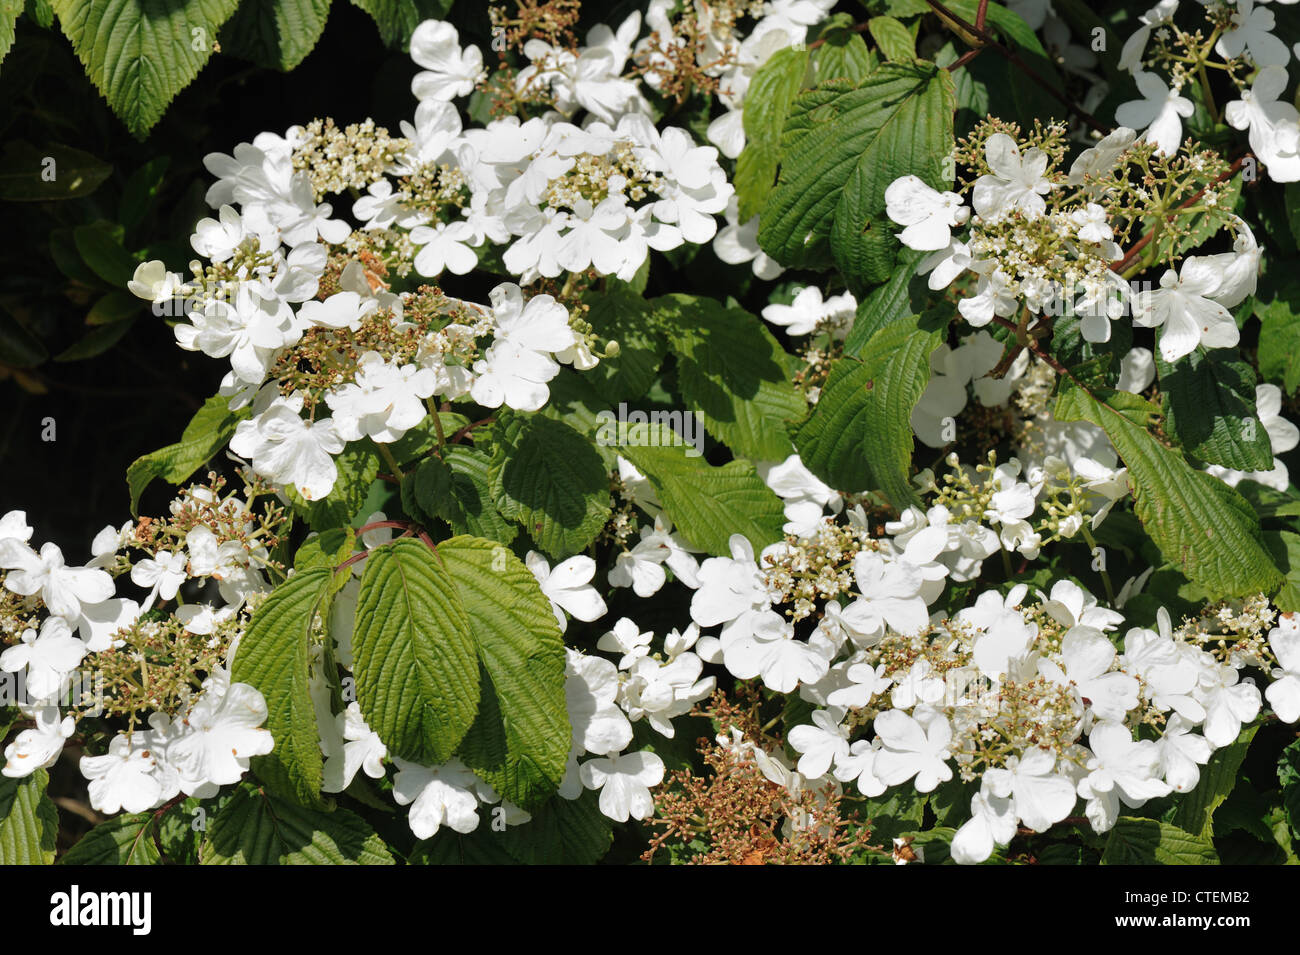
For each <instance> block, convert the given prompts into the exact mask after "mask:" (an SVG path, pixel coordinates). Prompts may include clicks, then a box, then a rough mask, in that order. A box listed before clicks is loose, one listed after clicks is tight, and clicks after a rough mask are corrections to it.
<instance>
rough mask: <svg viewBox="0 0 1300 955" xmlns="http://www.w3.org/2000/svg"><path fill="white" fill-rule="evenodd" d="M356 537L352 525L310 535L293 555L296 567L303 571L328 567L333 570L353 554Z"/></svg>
mask: <svg viewBox="0 0 1300 955" xmlns="http://www.w3.org/2000/svg"><path fill="white" fill-rule="evenodd" d="M356 539H357V535H356V532H355V531H353V530H352V528H350V527H331V528H330V529H329V530H325V531H322V532H321V533H319V534H317V535H316V536H314V537H309V538H307V540H305V541H303V542H302V546H301V547H299V548H298V552H297V553H296V554H294V555H293V566H294V569H295V570H299V571H302V570H312V569H313V568H317V567H326V568H328V569H330V570H333V569H334V568H335V567H337V566H338V565H339V564H341V563H343V561H345V560H347V559H348V558H349V557H351V556H352V551H353V550H354V549H355V547H356Z"/></svg>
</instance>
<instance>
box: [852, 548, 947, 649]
mask: <svg viewBox="0 0 1300 955" xmlns="http://www.w3.org/2000/svg"><path fill="white" fill-rule="evenodd" d="M853 575H854V577H855V579H856V580H857V584H858V593H859V594H860V595H861V596H859V597H858V599H857V600H855V601H853V603H851V604H849V605H848V606H847V607H845V608H844V612H843V618H844V622H845V623H846V624H848V625H849V626H850V627H851V628H852V629H854V630H857V631H859V632H860V633H863V634H878V635H880V636H883V635H884V632H885V627H886V626H889V627H891V628H893V630H894V631H895V632H896V633H900V634H903V635H904V636H909V635H912V634H916V633H919V632H920V631H922V630H924V629H925V628H926V627H927V626H928V625H929V623H930V614H929V612H928V611H927V610H926V608H925V601H924V600H923V599H922V598H921V588H922V586H924V584H925V577H924V576H923V575H922V573H921V571H920V570H918V569H917V568H916V567H914V566H912V564H910V563H908V562H907V561H905V560H892V561H886V560H885V559H884V558H883V557H881V556H880V555H879V554H877V553H874V552H872V551H863V552H862V553H860V554H858V556H857V557H856V558H854V560H853Z"/></svg>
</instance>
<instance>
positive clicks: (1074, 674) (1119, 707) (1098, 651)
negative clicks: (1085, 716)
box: [1038, 624, 1138, 723]
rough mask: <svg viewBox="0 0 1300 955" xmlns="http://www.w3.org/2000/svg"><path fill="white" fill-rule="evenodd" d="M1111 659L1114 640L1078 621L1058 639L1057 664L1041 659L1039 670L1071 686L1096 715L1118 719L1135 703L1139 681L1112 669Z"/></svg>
mask: <svg viewBox="0 0 1300 955" xmlns="http://www.w3.org/2000/svg"><path fill="white" fill-rule="evenodd" d="M1114 661H1115V646H1114V644H1112V643H1111V642H1110V641H1109V640H1107V639H1106V638H1105V637H1104V636H1103V635H1102V633H1101V631H1100V630H1096V629H1093V628H1092V627H1088V626H1083V625H1082V624H1081V625H1079V626H1076V627H1072V628H1071V629H1070V630H1069V632H1067V633H1066V635H1065V637H1064V638H1063V639H1062V640H1061V662H1060V664H1059V665H1058V664H1056V663H1053V662H1051V661H1049V660H1040V661H1039V663H1038V672H1039V673H1041V674H1042V675H1043V676H1045V677H1046V678H1047V679H1049V680H1051V681H1052V682H1053V683H1056V684H1058V685H1060V686H1064V687H1069V686H1073V687H1074V688H1075V689H1076V691H1077V692H1078V694H1079V696H1080V697H1082V698H1083V699H1085V700H1088V701H1089V703H1090V705H1091V707H1092V711H1093V712H1094V713H1095V714H1096V715H1097V717H1098V718H1099V719H1102V720H1108V721H1111V722H1115V723H1119V722H1123V720H1124V714H1125V713H1127V712H1128V711H1129V710H1131V709H1134V708H1135V707H1136V706H1137V705H1138V681H1137V680H1135V679H1134V678H1133V677H1131V676H1129V675H1127V674H1125V673H1120V672H1112V671H1111V664H1112V663H1113V662H1114Z"/></svg>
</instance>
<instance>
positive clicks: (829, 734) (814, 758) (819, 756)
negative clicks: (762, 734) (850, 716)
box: [790, 710, 849, 780]
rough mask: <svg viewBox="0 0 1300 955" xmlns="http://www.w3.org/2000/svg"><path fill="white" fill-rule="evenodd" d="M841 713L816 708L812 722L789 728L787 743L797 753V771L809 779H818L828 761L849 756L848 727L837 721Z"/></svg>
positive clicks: (832, 761)
mask: <svg viewBox="0 0 1300 955" xmlns="http://www.w3.org/2000/svg"><path fill="white" fill-rule="evenodd" d="M842 718H843V714H842V713H839V712H835V711H831V710H816V711H814V712H813V714H812V725H811V726H808V725H806V724H805V725H800V726H796V727H794V728H793V729H791V730H790V747H791V748H792V749H793V750H794V751H795V752H797V753H802V754H803V755H802V756H800V757H799V766H798V769H799V772H801V773H803V775H804V776H805V777H806V778H808V779H810V780H816V779H821V778H822V777H823V776H825V775H826V774H827V773H828V772H829V771H830V768H831V764H832V763H836V762H839V761H841V760H844V759H847V758H849V728H848V727H847V726H843V725H841V724H840V720H841V719H842Z"/></svg>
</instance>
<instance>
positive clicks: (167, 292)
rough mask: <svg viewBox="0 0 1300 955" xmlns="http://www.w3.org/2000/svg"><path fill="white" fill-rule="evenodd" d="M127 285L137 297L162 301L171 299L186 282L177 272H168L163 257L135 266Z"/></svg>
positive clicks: (148, 300) (156, 301)
mask: <svg viewBox="0 0 1300 955" xmlns="http://www.w3.org/2000/svg"><path fill="white" fill-rule="evenodd" d="M126 287H127V290H128V291H130V293H131V294H132V295H134V296H136V297H137V298H142V299H144V300H145V301H146V302H154V303H162V302H168V301H170V300H171V299H173V298H174V297H175V296H176V295H177V293H178V292H180V291H182V290H183V289H184V288H185V282H184V281H183V280H182V278H181V277H180V276H179V275H177V274H176V273H175V272H168V271H167V265H166V263H164V262H163V261H162V260H161V259H151V260H150V261H148V262H141V263H140V264H139V265H137V266H136V267H135V274H134V275H133V276H131V281H129V282H127V283H126Z"/></svg>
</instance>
